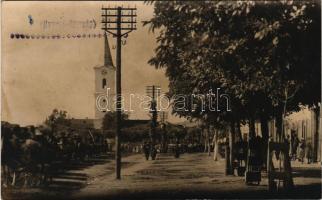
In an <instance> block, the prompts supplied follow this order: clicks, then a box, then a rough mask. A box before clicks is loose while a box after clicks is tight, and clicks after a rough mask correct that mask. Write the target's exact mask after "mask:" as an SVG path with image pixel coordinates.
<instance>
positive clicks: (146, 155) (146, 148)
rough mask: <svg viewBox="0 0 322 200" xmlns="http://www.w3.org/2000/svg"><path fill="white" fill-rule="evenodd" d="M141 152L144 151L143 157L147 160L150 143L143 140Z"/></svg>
mask: <svg viewBox="0 0 322 200" xmlns="http://www.w3.org/2000/svg"><path fill="white" fill-rule="evenodd" d="M143 152H144V155H145V159H146V160H149V154H150V145H149V144H148V143H147V142H144V144H143Z"/></svg>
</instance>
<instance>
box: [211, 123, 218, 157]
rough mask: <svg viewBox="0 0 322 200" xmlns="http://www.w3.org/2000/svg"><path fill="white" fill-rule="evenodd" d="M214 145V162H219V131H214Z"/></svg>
mask: <svg viewBox="0 0 322 200" xmlns="http://www.w3.org/2000/svg"><path fill="white" fill-rule="evenodd" d="M212 143H213V145H214V161H217V160H218V130H217V129H215V131H214V138H213V140H212Z"/></svg>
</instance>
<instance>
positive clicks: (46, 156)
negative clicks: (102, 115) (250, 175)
mask: <svg viewBox="0 0 322 200" xmlns="http://www.w3.org/2000/svg"><path fill="white" fill-rule="evenodd" d="M1 130H2V134H1V158H2V160H1V161H2V162H1V168H2V177H3V178H2V185H3V186H5V187H6V186H9V185H11V186H18V185H23V186H38V185H43V184H47V183H49V182H50V181H51V179H52V174H53V172H54V171H55V172H57V171H59V168H60V167H63V166H64V164H66V163H68V162H72V161H77V162H83V161H86V160H88V159H90V158H92V157H95V156H97V155H100V154H103V153H106V152H107V151H108V148H109V147H108V144H107V142H106V140H105V139H104V138H102V137H101V136H99V135H95V134H91V133H90V130H88V132H89V133H88V134H85V136H84V135H82V136H81V135H80V134H79V133H78V131H76V130H67V131H61V132H60V133H59V134H58V133H53V132H52V131H48V130H46V129H44V128H42V127H34V126H28V127H21V126H19V125H14V126H13V125H10V124H1Z"/></svg>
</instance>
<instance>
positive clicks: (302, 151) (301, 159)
mask: <svg viewBox="0 0 322 200" xmlns="http://www.w3.org/2000/svg"><path fill="white" fill-rule="evenodd" d="M304 157H305V140H304V138H302V139H301V143H300V158H299V160H300V161H301V162H302V164H303V163H304Z"/></svg>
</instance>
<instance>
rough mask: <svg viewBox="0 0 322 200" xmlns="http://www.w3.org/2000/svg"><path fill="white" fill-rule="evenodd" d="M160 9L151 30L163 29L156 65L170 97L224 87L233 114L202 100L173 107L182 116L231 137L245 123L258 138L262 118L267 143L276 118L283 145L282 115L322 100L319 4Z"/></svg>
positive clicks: (162, 5) (177, 4)
mask: <svg viewBox="0 0 322 200" xmlns="http://www.w3.org/2000/svg"><path fill="white" fill-rule="evenodd" d="M154 7H155V9H154V11H155V15H154V17H153V18H152V19H151V20H150V21H148V22H145V25H148V24H149V25H150V28H151V30H152V31H154V30H155V29H159V30H160V31H159V36H158V37H157V42H158V47H157V48H156V49H155V55H154V57H153V58H151V59H150V61H149V63H150V64H151V65H153V66H155V67H156V68H165V69H166V75H167V76H168V78H169V82H170V84H169V90H170V92H169V94H170V96H175V95H177V94H184V95H188V96H189V95H192V94H206V93H207V92H208V91H209V89H215V88H221V89H222V91H223V92H225V93H227V94H230V97H231V99H230V100H231V108H232V110H233V113H232V112H212V111H210V110H209V109H206V110H202V109H201V106H200V102H199V100H195V102H187V105H188V110H187V111H186V110H184V111H182V110H180V111H176V110H175V109H174V112H175V113H176V114H177V115H179V116H185V117H188V118H197V119H205V118H208V119H212V120H211V121H216V120H215V119H217V121H226V122H229V123H230V126H231V132H232V134H231V136H233V134H234V133H235V132H236V131H235V128H236V127H237V125H236V124H237V123H239V121H248V123H249V127H250V136H251V137H254V135H255V128H254V127H255V126H254V123H255V120H256V119H261V122H262V130H263V139H264V140H265V141H267V140H268V128H267V122H268V120H269V119H270V118H276V121H277V123H276V127H277V133H278V135H279V139H280V140H283V139H284V138H283V137H284V136H283V124H282V122H283V120H282V119H283V116H285V115H286V114H287V113H289V112H292V111H295V110H298V109H299V105H300V104H302V105H309V106H312V105H316V104H317V102H319V101H320V100H319V98H320V94H321V85H320V82H321V81H320V76H319V75H320V72H321V71H320V70H321V69H320V55H321V49H320V45H319V43H318V42H317V41H321V38H320V30H321V20H320V4H319V3H318V2H302V1H294V2H293V1H274V2H270V3H267V2H261V1H259V2H258V1H229V2H227V1H203V2H199V1H198V2H193V1H189V2H183V1H170V2H169V1H166V2H161V1H157V2H155V3H154ZM308 91H309V94H308ZM312 93H313V95H312ZM303 94H307V95H306V96H303ZM217 98H218V97H217ZM175 101H176V99H175ZM206 103H208V104H209V103H210V102H206ZM191 104H197V107H196V108H195V109H189V108H190V105H191ZM208 107H209V106H206V108H208ZM221 110H223V109H221ZM213 123H214V122H213ZM265 143H267V142H265ZM231 148H232V147H231ZM231 150H232V149H231ZM231 152H232V151H231Z"/></svg>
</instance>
